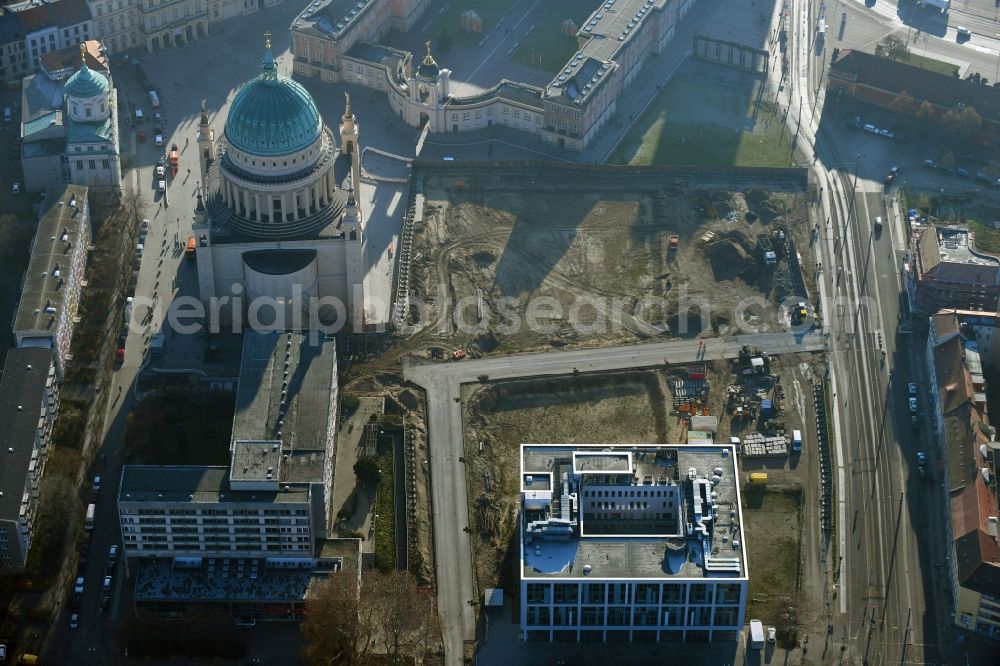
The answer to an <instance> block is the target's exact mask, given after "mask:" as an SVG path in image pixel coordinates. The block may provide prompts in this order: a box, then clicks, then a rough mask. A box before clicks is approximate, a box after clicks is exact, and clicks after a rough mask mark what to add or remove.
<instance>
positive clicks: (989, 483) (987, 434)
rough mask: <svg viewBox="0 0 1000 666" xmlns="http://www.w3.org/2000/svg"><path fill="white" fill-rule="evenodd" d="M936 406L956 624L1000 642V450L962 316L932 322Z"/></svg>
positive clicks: (951, 315) (977, 359)
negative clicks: (999, 501)
mask: <svg viewBox="0 0 1000 666" xmlns="http://www.w3.org/2000/svg"><path fill="white" fill-rule="evenodd" d="M927 362H928V369H929V370H930V372H929V375H930V378H931V391H930V402H931V406H932V413H933V415H934V423H935V439H936V441H937V443H938V445H939V449H938V450H939V451H940V454H941V458H942V461H941V462H942V465H941V472H942V473H943V475H944V478H943V479H938V478H937V472H935V471H934V470H927V471H926V472H925V473H926V474H927V475H928V476H929V477H931V480H932V481H935V482H937V481H939V480H940V481H941V483H942V484H943V485H944V487H945V488H947V489H948V505H947V506H946V507H945V516H946V520H945V522H946V535H945V538H946V541H945V543H946V544H947V557H946V558H945V561H946V562H947V566H948V581H949V583H950V591H951V596H952V604H953V608H954V618H955V623H956V624H957V625H958V626H960V627H962V628H964V629H969V630H973V631H976V632H979V633H980V634H982V635H984V636H986V637H988V638H991V639H993V640H1000V542H998V535H997V515H998V513H997V510H998V508H997V476H996V474H997V465H996V461H997V456H998V454H1000V444H998V443H997V441H996V430H995V428H993V427H992V426H990V424H989V417H988V413H987V406H986V384H985V379H984V376H983V372H982V368H981V366H980V357H979V353H978V350H977V347H976V343H975V341H973V340H969V339H966V338H965V337H963V335H962V334H961V331H960V328H959V322H958V317H957V316H956V315H955V314H954V313H946V312H941V313H938V314H936V315H934V316H933V317H931V326H930V330H929V334H928V339H927Z"/></svg>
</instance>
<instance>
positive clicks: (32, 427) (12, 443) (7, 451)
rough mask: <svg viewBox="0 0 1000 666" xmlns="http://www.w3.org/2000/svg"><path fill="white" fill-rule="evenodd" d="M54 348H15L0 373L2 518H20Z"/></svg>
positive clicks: (0, 516)
mask: <svg viewBox="0 0 1000 666" xmlns="http://www.w3.org/2000/svg"><path fill="white" fill-rule="evenodd" d="M51 365H52V350H50V349H44V348H40V347H35V348H30V347H29V348H25V349H17V348H15V349H11V350H9V351H8V352H7V358H6V360H5V362H4V366H3V375H2V376H0V445H2V450H0V455H3V464H2V465H0V491H2V492H0V520H17V517H18V514H19V513H20V507H21V496H22V495H23V494H24V484H25V480H26V478H27V474H28V467H29V465H31V462H32V459H33V457H34V456H35V455H36V451H35V437H36V435H37V434H38V427H39V418H40V415H41V412H42V404H43V401H44V400H45V387H46V385H47V383H48V381H49V370H50V368H51Z"/></svg>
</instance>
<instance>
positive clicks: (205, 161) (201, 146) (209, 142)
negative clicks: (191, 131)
mask: <svg viewBox="0 0 1000 666" xmlns="http://www.w3.org/2000/svg"><path fill="white" fill-rule="evenodd" d="M214 160H215V131H214V130H213V129H212V128H211V127H209V125H208V110H207V108H206V106H205V100H201V121H200V122H199V123H198V164H199V166H200V167H201V180H202V182H204V181H205V175H206V174H207V172H208V165H209V163H210V162H212V161H214Z"/></svg>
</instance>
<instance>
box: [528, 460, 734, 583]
mask: <svg viewBox="0 0 1000 666" xmlns="http://www.w3.org/2000/svg"><path fill="white" fill-rule="evenodd" d="M521 451H522V464H523V473H524V474H526V475H527V474H531V473H538V474H541V473H545V472H553V473H558V472H563V471H568V472H569V474H570V475H572V474H573V467H572V465H573V458H574V454H577V455H579V453H581V452H588V453H597V452H614V453H621V454H631V459H632V473H633V482H632V483H633V485H635V487H636V489H643V488H645V489H655V488H656V486H655V485H651V484H650V483H648V482H647V483H644V480H648V479H650V477H652V481H653V482H658V481H660V480H661V479H663V478H664V477H666V479H668V480H669V481H668V483H671V484H674V485H683V484H689V483H692V482H691V481H689V473H690V470H692V469H693V470H695V475H696V477H697V478H698V479H700V480H704V481H702V482H708V483H709V484H710V491H711V493H712V494H713V495H715V497H714V498H713V500H712V501H713V504H714V506H715V507H716V509H717V511H715V512H714V519H713V520H712V521H705V522H706V523H708V525H707V527H708V528H709V529H708V538H706V539H704V540H702V539H701V538H698V537H697V536H694V537H692V536H684V535H683V530H682V533H681V535H678V536H664V535H649V536H645V535H635V536H621V535H612V536H603V535H602V536H590V535H586V534H585V535H584V536H580V531H579V529H577V530H575V531H574V533H573V534H572V535H571V536H570V537H569V538H568V539H561V540H560V539H554V540H545V539H534V540H533V541H532V542H530V543H525V542H524V536H525V535H524V534H522V544H521V548H522V577H524V578H583V577H585V576H586V577H588V578H592V579H597V578H600V579H607V578H650V579H654V578H664V579H668V578H699V579H700V578H708V577H713V578H720V579H725V578H745V577H746V576H747V568H746V552H745V544H744V543H743V539H744V534H743V530H742V527H741V525H742V519H741V516H742V512H741V507H740V496H739V478H738V474H739V470H738V466H737V463H736V451H735V448H734V447H733V446H732V445H729V444H710V445H700V444H699V445H692V444H650V445H627V446H622V445H608V444H591V445H564V444H560V445H548V444H524V445H522V449H521ZM611 459H612V460H618V461H619V462H620V461H621V460H622V458H621V457H614V456H612V458H611ZM654 466H655V467H657V468H658V469H659V468H661V467H662V471H657V470H654V469H653V467H654ZM719 470H721V474H720V473H718V472H719ZM654 472H656V473H654ZM614 473H615V474H620V473H621V472H620V471H619V470H617V469H616V470H615V471H614ZM715 477H718V478H717V479H716V478H715ZM585 479H586V474H585V475H584V477H583V480H584V481H583V482H584V485H586V480H585ZM593 487H595V488H598V487H600V486H598V485H594V486H593ZM564 492H565V491H564ZM577 492H578V497H579V498H580V500H581V501H582V500H583V493H582V492H580V489H579V488H577ZM681 496H682V497H686V498H687V499H685V503H686V504H685V508H684V513H683V514H682V518H683V520H682V524H686V523H687V522H690V521H691V520H693V516H692V515H691V514H690V513H689V512H690V508H689V507H688V506H687V502H688V501H690V498H691V497H692V494H691V493H686V492H682V493H681ZM584 522H585V521H584ZM640 522H642V521H639V520H637V521H636V523H637V524H639V523H640ZM713 560H714V562H713ZM715 567H728V569H726V570H725V571H723V570H722V569H718V568H715Z"/></svg>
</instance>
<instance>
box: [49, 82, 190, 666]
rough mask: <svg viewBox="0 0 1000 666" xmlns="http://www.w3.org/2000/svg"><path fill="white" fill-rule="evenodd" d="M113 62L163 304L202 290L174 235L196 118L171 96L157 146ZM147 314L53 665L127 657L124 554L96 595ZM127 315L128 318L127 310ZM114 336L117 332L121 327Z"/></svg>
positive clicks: (146, 278) (184, 231)
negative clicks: (75, 607)
mask: <svg viewBox="0 0 1000 666" xmlns="http://www.w3.org/2000/svg"><path fill="white" fill-rule="evenodd" d="M116 64H118V67H117V69H116V71H115V85H116V87H117V88H118V91H119V95H120V96H121V97H122V99H124V100H125V101H126V103H127V104H129V107H128V111H127V113H128V114H132V107H131V103H133V102H135V103H136V104H138V105H139V106H140V107H142V108H143V112H144V114H145V115H147V119H146V120H145V121H144V122H143V123H141V124H139V125H136V126H135V127H134V128H132V129H129V126H128V120H127V118H126V119H125V124H124V126H123V131H122V133H121V136H122V146H121V151H122V154H123V155H126V156H129V157H132V158H133V160H134V165H135V166H134V168H132V169H129V170H128V171H127V173H126V175H125V177H126V181H125V183H124V185H123V186H124V187H126V188H134V189H136V190H137V191H139V192H141V193H142V195H143V198H144V201H145V212H144V216H145V217H146V218H148V219H149V220H150V224H149V229H148V231H147V237H146V243H145V252H144V254H143V257H142V260H141V264H140V269H139V276H138V282H137V285H136V292H135V296H136V298H137V301H138V299H139V298H140V297H145V298H147V299H151V300H152V299H154V298H155V299H156V300H157V302H158V303H161V304H169V302H170V301H171V300H172V298H173V296H174V295H177V294H182V293H183V294H191V295H197V291H198V288H197V277H196V274H195V272H194V267H193V265H191V264H192V263H193V262H185V261H184V259H183V253H182V252H181V250H180V247H179V246H175V245H174V241H175V237H176V238H177V240H178V241H183V240H186V239H187V237H188V235H189V234H190V232H191V221H192V211H193V209H194V202H195V198H194V197H195V189H196V185H197V184H198V180H199V179H198V166H197V163H196V162H195V161H194V160H195V159H196V157H195V156H196V148H195V145H194V144H195V139H196V135H197V126H196V124H195V123H196V121H195V120H194V119H193V117H192V116H190V115H189V116H186V117H182V116H181V113H180V108H179V105H176V104H175V103H173V102H172V100H170V99H169V98H168V99H163V100H162V106H161V108H160V109H159V110H160V111H161V113H162V114H163V117H164V140H165V141H164V143H165V146H163V147H157V146H155V145H154V143H153V135H154V134H155V130H154V128H153V120H152V111H153V109H151V108H150V105H149V99H148V97H147V95H146V93H147V91H145V90H143V89H142V88H141V86H140V84H139V82H138V80H137V79H136V76H135V70H134V69H133V68H131V67H130V66H128V65H124V64H123V63H116ZM164 97H166V96H164ZM175 114H176V116H177V117H176V119H175V117H174V116H175ZM122 116H126V112H125V111H122ZM139 130H144V131H145V132H146V135H147V138H146V141H144V142H143V141H139V140H138V132H139ZM188 138H190V144H189V145H185V139H188ZM173 143H176V144H177V145H178V146H179V147H180V148H181V149H182V151H183V152H182V154H181V167H180V170H179V172H178V174H177V176H176V178H168V188H167V197H166V204H167V205H165V206H164V205H161V202H162V200H163V198H162V197H160V196H157V195H156V193H155V189H154V187H155V185H154V168H155V164H156V160H157V158H158V157H159V156H160V155H161V154H163V151H164V150H166V149H168V148H169V146H170V145H171V144H173ZM188 168H191V169H192V172H191V174H190V175H188V173H187V169H188ZM145 315H146V309H145V308H142V307H136V308H135V311H134V312H133V317H132V321H133V324H132V326H131V328H130V332H129V335H128V339H127V342H126V347H125V349H126V356H125V362H124V364H123V365H122V367H121V368H119V369H118V370H116V371H115V375H114V378H113V381H112V384H111V390H112V391H113V392H114V393H113V396H112V398H111V400H109V403H108V413H107V415H106V420H105V435H104V442H103V444H102V446H101V449H100V452H99V455H103V456H104V457H105V463H104V466H103V469H102V470H100V473H101V476H102V479H103V481H102V490H101V493H100V494H99V495H97V496H96V497H95V499H94V500H93V501H94V502H95V503H96V505H97V519H96V521H95V527H94V531H93V534H92V541H91V546H90V549H89V561H88V563H87V567H86V575H85V578H86V585H85V588H84V594H83V599H82V608H81V614H80V616H81V617H80V626H79V628H78V629H76V630H71V629H69V622H68V610H67V611H65V612H64V613H63V619H62V620H61V621H60V625H59V626H58V627H57V628H56V629H55V633H54V634H53V636H52V640H51V641H50V645H52V646H53V647H52V651H51V652H50V654H49V655H47V657H48V658H49V659H50V660H53V663H74V664H91V663H101V664H109V663H117V662H118V661H120V660H121V659H122V656H123V655H122V652H121V650H120V648H119V647H118V646H117V645H116V644H115V643H114V642H113V641H112V640H111V637H110V632H112V631H113V629H114V628H115V626H116V624H117V623H118V621H119V620H120V619H122V618H124V617H128V616H129V615H131V605H132V604H131V592H130V590H131V582H130V581H128V582H125V583H123V581H127V575H128V569H127V567H126V566H125V564H124V562H123V559H124V558H123V557H122V556H119V564H118V566H117V567H116V569H115V571H114V576H113V590H112V595H111V603H110V605H109V608H108V610H107V611H105V612H103V613H102V612H101V611H100V609H99V601H100V596H101V595H100V588H101V584H102V578H103V576H104V574H105V563H106V560H107V554H108V549H109V547H110V545H111V544H118V545H119V548H120V547H121V531H120V528H119V524H118V512H117V506H116V498H117V493H118V483H119V480H120V476H121V465H122V463H123V462H124V459H123V456H122V451H121V446H120V444H121V441H122V436H123V434H124V431H125V425H126V420H127V417H128V414H129V413H130V412H131V409H132V405H133V402H134V399H135V396H134V389H135V381H136V378H137V377H138V375H139V373H140V371H141V368H142V366H143V364H144V363H145V362H146V360H147V358H148V354H147V349H146V348H147V345H148V341H149V337H150V336H151V335H152V334H154V333H156V332H158V331H159V330H160V326H161V322H162V319H163V313H162V311H158V312H156V313H155V316H154V317H153V318H152V319H151V320H150V321H149V322H147V323H143V320H144V319H145ZM122 318H123V320H124V313H123V315H122ZM113 334H115V335H117V332H114V333H113ZM200 348H201V339H200V337H199V336H181V335H175V336H172V337H170V339H169V341H168V349H172V353H175V354H178V355H180V356H182V357H185V356H186V357H190V358H191V359H192V361H194V360H200ZM195 357H197V359H196V358H195ZM95 473H96V472H95Z"/></svg>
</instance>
